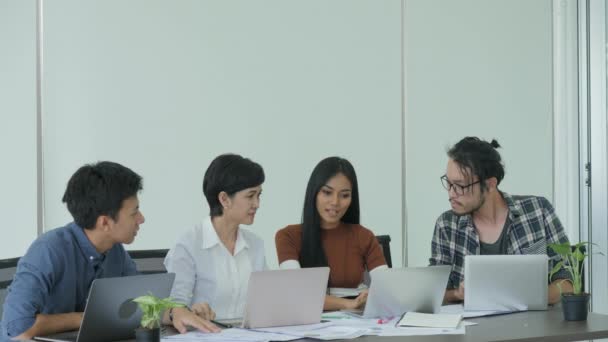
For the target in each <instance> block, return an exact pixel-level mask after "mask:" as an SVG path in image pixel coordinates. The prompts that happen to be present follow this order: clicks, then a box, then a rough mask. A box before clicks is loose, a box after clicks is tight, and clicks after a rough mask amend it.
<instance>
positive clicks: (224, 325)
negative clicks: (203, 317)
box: [210, 319, 232, 329]
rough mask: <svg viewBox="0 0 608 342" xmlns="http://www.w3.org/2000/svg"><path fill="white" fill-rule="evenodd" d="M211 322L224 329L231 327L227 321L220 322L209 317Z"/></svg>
mask: <svg viewBox="0 0 608 342" xmlns="http://www.w3.org/2000/svg"><path fill="white" fill-rule="evenodd" d="M210 321H211V323H213V324H215V325H217V326H218V327H220V328H224V329H228V328H232V324H228V323H220V322H218V321H214V320H212V319H210Z"/></svg>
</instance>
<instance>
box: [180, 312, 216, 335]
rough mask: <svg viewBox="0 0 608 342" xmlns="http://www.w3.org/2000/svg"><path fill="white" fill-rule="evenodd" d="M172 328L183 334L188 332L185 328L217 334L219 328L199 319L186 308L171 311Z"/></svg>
mask: <svg viewBox="0 0 608 342" xmlns="http://www.w3.org/2000/svg"><path fill="white" fill-rule="evenodd" d="M173 327H174V328H175V329H177V331H179V333H180V334H183V333H185V332H187V331H188V329H187V327H193V328H196V329H198V330H200V331H202V332H219V331H220V328H218V327H217V326H215V324H213V323H211V322H209V321H208V320H206V319H203V318H201V317H199V316H198V315H197V314H195V313H194V312H192V311H190V310H188V308H174V309H173Z"/></svg>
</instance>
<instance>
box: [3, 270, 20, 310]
mask: <svg viewBox="0 0 608 342" xmlns="http://www.w3.org/2000/svg"><path fill="white" fill-rule="evenodd" d="M18 262H19V258H12V259H3V260H0V320H2V311H3V310H2V306H3V305H4V299H5V298H6V294H7V291H8V287H9V285H10V284H11V282H12V281H13V276H15V272H16V271H17V263H18Z"/></svg>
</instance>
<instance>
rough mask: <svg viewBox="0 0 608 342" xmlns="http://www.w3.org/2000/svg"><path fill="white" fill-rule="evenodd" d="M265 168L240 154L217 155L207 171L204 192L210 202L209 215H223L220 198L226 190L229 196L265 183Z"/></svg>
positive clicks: (204, 179)
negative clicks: (221, 193)
mask: <svg viewBox="0 0 608 342" xmlns="http://www.w3.org/2000/svg"><path fill="white" fill-rule="evenodd" d="M264 177H265V176H264V169H262V166H260V164H258V163H256V162H253V161H251V160H250V159H247V158H243V157H241V156H239V155H238V154H222V155H220V156H217V157H216V158H215V159H213V161H212V162H211V164H210V165H209V167H208V168H207V171H205V177H204V178H203V193H204V194H205V198H207V203H209V215H211V217H215V216H221V215H222V213H223V208H222V205H221V203H220V200H219V198H218V195H219V194H220V192H222V191H224V192H226V193H227V194H228V196H232V195H234V194H235V193H237V192H239V191H241V190H244V189H247V188H252V187H254V186H258V185H260V184H262V183H264Z"/></svg>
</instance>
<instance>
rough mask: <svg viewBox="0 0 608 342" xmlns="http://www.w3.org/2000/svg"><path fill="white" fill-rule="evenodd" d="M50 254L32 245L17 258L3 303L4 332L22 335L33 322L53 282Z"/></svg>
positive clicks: (39, 246)
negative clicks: (21, 256) (24, 254)
mask: <svg viewBox="0 0 608 342" xmlns="http://www.w3.org/2000/svg"><path fill="white" fill-rule="evenodd" d="M52 260H53V256H52V255H51V253H50V250H49V249H48V248H47V246H46V245H44V244H36V245H33V246H32V248H31V250H30V252H29V253H28V254H27V257H24V258H22V259H21V260H20V262H19V264H18V266H17V272H16V273H15V277H14V278H13V282H12V283H11V285H10V287H9V289H8V293H7V296H6V299H5V302H4V313H3V318H2V326H3V329H2V330H3V335H5V337H8V338H11V337H15V336H18V335H21V334H22V333H23V332H24V331H26V330H27V329H29V328H30V327H31V326H32V325H34V322H35V321H36V315H37V314H39V313H40V311H41V308H42V307H44V304H45V302H46V300H47V298H48V296H49V293H50V291H51V288H52V287H53V283H54V281H55V279H54V274H53V272H52V270H53V267H52Z"/></svg>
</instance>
